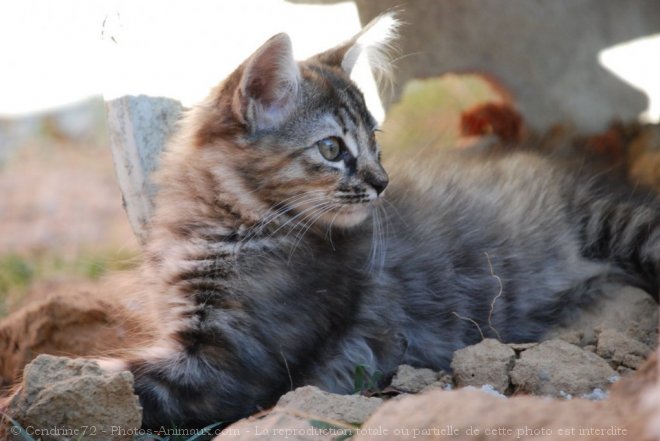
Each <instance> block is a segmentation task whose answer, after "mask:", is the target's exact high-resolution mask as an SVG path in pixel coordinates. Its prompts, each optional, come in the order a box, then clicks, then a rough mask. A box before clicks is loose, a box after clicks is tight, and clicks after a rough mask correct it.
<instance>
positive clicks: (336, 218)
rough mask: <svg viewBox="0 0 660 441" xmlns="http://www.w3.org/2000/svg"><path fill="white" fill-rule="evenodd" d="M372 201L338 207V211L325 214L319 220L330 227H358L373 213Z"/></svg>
mask: <svg viewBox="0 0 660 441" xmlns="http://www.w3.org/2000/svg"><path fill="white" fill-rule="evenodd" d="M369 202H370V201H364V202H360V203H351V204H342V205H338V206H337V208H336V209H334V210H332V211H330V212H328V213H325V214H324V215H323V216H322V217H321V218H320V219H319V220H320V221H321V222H323V223H325V224H327V225H329V226H332V227H339V228H351V227H355V226H358V225H359V224H361V223H362V222H364V220H365V219H367V217H368V216H369V213H370V212H371V204H370V203H369Z"/></svg>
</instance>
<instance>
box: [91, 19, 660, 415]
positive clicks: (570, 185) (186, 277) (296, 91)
mask: <svg viewBox="0 0 660 441" xmlns="http://www.w3.org/2000/svg"><path fill="white" fill-rule="evenodd" d="M394 25H395V21H394V20H393V18H392V16H390V15H385V16H383V17H381V18H380V19H379V20H377V21H375V22H373V23H372V24H370V25H369V26H368V27H367V28H365V29H364V30H363V31H362V32H361V33H360V34H359V35H357V36H356V37H355V38H353V39H352V40H351V41H349V42H347V43H345V44H343V45H340V46H338V47H337V48H334V49H331V50H329V51H327V52H324V53H321V54H319V55H316V56H314V57H312V58H310V59H308V60H305V61H302V62H296V61H294V59H293V57H292V51H291V42H290V40H289V38H288V36H287V35H285V34H279V35H276V36H274V37H273V38H271V39H270V40H268V41H267V42H266V43H265V44H264V45H263V46H262V47H261V48H259V49H258V50H257V51H256V52H255V53H254V54H253V55H252V56H251V57H250V58H248V59H247V61H245V62H244V63H243V64H242V65H241V66H239V67H238V68H237V69H236V70H235V71H234V72H233V73H232V74H231V75H230V76H229V77H228V78H227V79H226V80H225V81H223V82H222V83H221V84H220V85H219V86H218V87H217V88H215V89H214V90H213V91H212V93H211V95H210V96H209V97H208V99H207V100H206V101H204V102H203V103H202V104H201V105H199V106H197V107H196V108H194V109H193V110H192V111H191V112H190V113H189V115H188V116H187V117H186V118H185V120H184V121H183V123H182V127H181V130H180V133H179V135H178V136H177V137H176V138H175V139H174V140H173V142H172V143H171V145H170V147H169V151H168V152H167V154H166V155H165V157H164V158H163V160H162V166H161V171H160V173H159V176H158V182H159V187H160V191H159V194H158V196H157V203H156V213H155V216H154V219H153V224H152V230H151V232H150V239H149V243H148V245H147V248H146V252H145V260H144V264H143V266H142V269H141V273H140V277H141V283H142V288H143V294H142V295H141V299H142V300H143V301H144V302H145V305H147V306H145V308H148V309H150V310H151V311H154V312H155V316H156V317H158V321H159V323H160V324H161V325H162V326H161V328H160V330H159V332H160V336H159V337H158V338H157V339H156V341H155V342H154V343H153V345H151V346H150V347H149V348H146V349H143V350H141V351H138V352H136V354H135V355H134V356H130V357H127V358H125V359H123V360H107V361H105V362H104V363H103V364H104V365H105V366H106V367H113V368H115V369H123V368H126V369H129V370H130V371H131V372H133V374H134V377H135V389H136V391H137V393H138V394H139V396H140V401H141V404H142V406H143V408H144V426H145V427H160V426H162V425H164V426H169V425H171V424H176V426H177V427H181V426H204V425H207V424H209V423H213V422H218V421H223V422H228V421H233V420H236V419H239V418H241V417H245V416H247V415H250V414H252V413H254V412H255V411H257V410H259V409H260V408H266V407H268V406H271V405H273V404H274V403H275V401H276V400H277V398H278V397H279V396H280V395H281V394H283V393H284V392H286V391H288V390H289V389H291V388H294V387H297V386H300V385H304V384H313V385H317V386H319V387H321V388H323V389H325V390H329V391H333V392H339V393H348V392H351V391H352V387H353V375H354V371H355V367H356V366H357V365H365V366H367V367H368V369H369V370H371V371H372V372H373V371H376V370H379V371H382V372H384V373H386V374H391V373H392V372H393V371H394V370H395V369H396V367H397V366H398V365H400V364H403V363H406V364H410V365H413V366H418V367H428V368H433V369H447V368H448V366H449V362H450V360H451V356H452V353H453V351H454V350H456V349H458V348H461V347H464V346H466V345H469V344H473V343H476V342H478V341H480V340H481V339H482V338H483V336H485V337H494V338H498V339H501V340H502V341H507V342H528V341H534V340H538V339H539V338H541V337H542V335H543V333H544V332H545V331H546V330H548V329H549V328H551V327H552V326H553V325H555V324H557V323H559V321H560V320H561V318H562V315H563V311H570V310H571V309H573V308H574V307H576V306H580V305H583V304H587V303H588V302H590V301H591V300H593V298H594V296H595V295H597V292H598V290H597V287H598V283H599V282H600V281H602V280H606V279H613V278H620V279H623V280H625V281H626V282H627V283H632V284H635V285H638V286H640V287H643V288H644V289H646V290H647V291H649V292H650V293H652V294H653V295H655V296H656V297H657V294H658V274H659V262H660V228H659V223H660V215H659V214H660V202H659V201H658V199H657V198H656V197H655V196H654V195H651V194H646V193H643V192H641V191H633V190H631V189H629V188H627V187H623V188H622V187H617V186H613V185H611V184H610V183H609V181H608V179H607V177H606V176H603V175H588V174H586V172H584V171H580V170H571V169H570V168H567V167H564V166H560V165H558V164H556V163H554V162H552V161H551V160H549V159H547V158H542V157H540V156H535V155H533V154H531V153H516V154H511V155H509V156H499V157H490V158H483V157H481V158H476V157H460V156H459V157H456V158H453V159H452V158H442V159H441V160H434V159H431V158H428V159H426V160H425V161H423V162H422V163H417V164H410V163H408V164H403V163H400V164H398V167H396V168H395V169H394V171H393V179H392V184H391V185H389V178H388V174H387V173H386V172H385V170H384V168H383V166H382V165H381V162H380V147H379V146H378V143H377V142H376V139H375V136H374V132H375V131H376V129H377V125H376V121H375V120H374V119H373V117H372V116H371V115H370V113H369V111H368V110H367V108H366V106H365V102H364V99H363V96H362V94H361V92H360V90H359V89H358V88H357V87H356V86H355V84H354V83H353V82H352V81H351V80H350V77H349V75H350V73H351V70H352V68H353V67H354V65H355V63H356V60H357V59H358V58H359V57H361V56H364V55H367V56H372V57H373V56H374V55H376V56H377V55H378V54H379V50H382V49H383V47H384V45H387V43H388V41H389V38H390V37H391V36H392V30H393V27H394ZM374 35H376V36H378V35H380V36H381V37H382V39H381V40H380V42H375V41H374V40H376V39H377V38H375V37H374ZM386 188H387V191H385V189H386ZM482 334H483V335H482Z"/></svg>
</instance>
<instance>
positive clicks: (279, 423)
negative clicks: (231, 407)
mask: <svg viewBox="0 0 660 441" xmlns="http://www.w3.org/2000/svg"><path fill="white" fill-rule="evenodd" d="M314 424H315V421H314V419H313V417H309V416H304V415H302V414H301V415H292V414H289V413H286V412H283V411H280V410H273V411H272V412H271V413H270V414H268V415H266V416H265V417H261V418H247V419H244V420H241V421H238V422H237V423H234V424H232V425H231V426H229V427H227V428H225V429H224V430H223V431H222V432H221V433H220V435H218V436H217V437H215V438H213V440H214V441H225V440H226V441H248V440H255V439H257V440H287V441H288V440H293V441H304V440H314V441H331V440H336V439H338V436H339V435H341V434H343V433H347V431H349V430H350V429H349V428H348V427H343V426H341V425H335V424H330V426H332V427H333V430H334V431H335V432H329V433H327V434H324V433H322V432H320V431H319V428H318V427H315V425H314ZM317 426H318V424H317ZM329 429H330V427H328V430H329Z"/></svg>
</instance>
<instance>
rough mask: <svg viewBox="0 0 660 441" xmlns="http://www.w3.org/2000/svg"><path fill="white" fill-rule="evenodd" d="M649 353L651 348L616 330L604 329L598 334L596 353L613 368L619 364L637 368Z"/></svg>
mask: <svg viewBox="0 0 660 441" xmlns="http://www.w3.org/2000/svg"><path fill="white" fill-rule="evenodd" d="M650 353H651V348H649V347H648V346H646V345H645V344H643V343H640V342H638V341H637V340H634V339H632V338H630V337H628V336H626V335H624V334H622V333H620V332H618V331H614V330H612V329H605V330H603V331H602V332H601V333H600V334H599V335H598V345H597V346H596V354H598V355H600V356H601V357H602V358H604V359H606V360H608V361H609V362H610V365H611V366H612V367H613V368H615V369H616V368H617V367H618V366H620V365H623V366H625V367H629V368H633V369H637V368H639V367H640V366H641V365H642V363H644V360H645V359H646V357H647V356H648V355H649V354H650Z"/></svg>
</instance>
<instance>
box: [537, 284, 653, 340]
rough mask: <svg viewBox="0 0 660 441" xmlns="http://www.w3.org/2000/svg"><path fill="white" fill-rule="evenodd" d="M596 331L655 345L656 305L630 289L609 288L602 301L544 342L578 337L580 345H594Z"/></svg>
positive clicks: (637, 290) (640, 291) (553, 333)
mask: <svg viewBox="0 0 660 441" xmlns="http://www.w3.org/2000/svg"><path fill="white" fill-rule="evenodd" d="M598 329H612V330H614V331H619V332H621V333H622V334H625V335H627V336H628V337H630V338H633V339H635V340H637V341H640V342H642V343H644V344H645V345H647V346H650V347H655V346H656V345H657V342H658V305H657V304H656V303H655V301H654V300H653V299H652V298H651V296H650V295H648V293H646V292H644V291H642V290H641V289H638V288H633V287H631V286H619V285H609V286H606V287H605V288H604V290H603V296H602V298H600V299H598V301H596V302H594V304H593V305H592V306H591V307H590V308H589V309H587V310H584V311H581V312H580V313H579V314H578V315H577V316H576V317H575V319H574V320H571V322H570V323H569V324H567V325H565V326H563V327H561V328H558V329H556V330H553V331H551V332H549V333H548V334H547V336H546V338H547V339H555V338H562V339H566V340H568V341H569V342H573V340H574V339H575V336H576V335H578V334H580V333H581V337H580V340H581V342H580V344H578V346H585V345H591V344H594V345H595V344H596V340H597V330H598Z"/></svg>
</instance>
